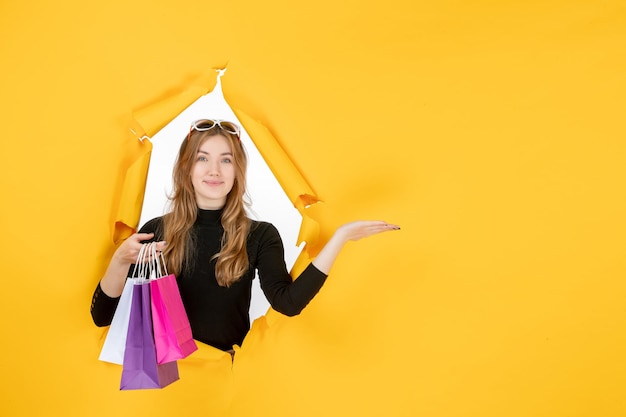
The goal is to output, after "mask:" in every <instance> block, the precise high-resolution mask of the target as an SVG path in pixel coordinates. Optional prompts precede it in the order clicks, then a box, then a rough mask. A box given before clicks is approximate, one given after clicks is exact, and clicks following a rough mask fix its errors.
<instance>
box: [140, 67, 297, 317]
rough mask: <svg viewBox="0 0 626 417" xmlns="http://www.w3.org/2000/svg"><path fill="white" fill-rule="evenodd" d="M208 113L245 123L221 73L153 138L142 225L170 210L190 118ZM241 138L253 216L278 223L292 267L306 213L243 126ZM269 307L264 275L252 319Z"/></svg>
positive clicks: (256, 286)
mask: <svg viewBox="0 0 626 417" xmlns="http://www.w3.org/2000/svg"><path fill="white" fill-rule="evenodd" d="M222 74H223V71H220V75H219V76H221V75H222ZM206 118H211V119H223V120H228V121H232V122H234V123H237V124H238V125H240V126H241V125H242V124H241V123H240V121H239V120H238V118H237V117H236V116H235V113H234V112H233V110H232V109H231V108H230V106H229V105H228V104H227V103H226V101H225V100H224V95H223V93H222V88H221V82H220V78H218V81H217V85H216V86H215V88H214V89H213V91H212V92H210V93H209V94H206V95H204V96H202V97H200V98H199V99H198V100H196V101H195V102H194V103H193V104H191V105H190V106H189V107H188V108H187V109H185V110H184V111H183V112H182V113H181V114H180V115H179V116H177V117H176V118H175V119H174V120H172V121H171V122H170V123H168V124H167V125H166V126H165V127H164V128H163V129H161V130H160V131H159V132H158V133H156V134H155V135H153V137H152V138H151V139H150V141H151V142H152V145H153V149H152V154H151V157H150V166H149V169H148V175H147V180H146V191H145V194H144V201H143V207H142V210H141V217H140V220H139V227H141V226H143V225H144V224H145V223H146V222H147V221H148V220H150V219H152V218H154V217H158V216H161V215H163V214H165V213H166V212H167V204H168V200H167V196H168V195H169V194H170V192H171V189H172V169H173V167H174V162H175V160H176V156H177V154H178V149H179V147H180V144H181V143H182V141H183V139H184V138H185V136H186V135H187V134H188V133H189V126H190V125H191V123H192V122H193V121H195V120H198V119H206ZM241 141H242V143H243V145H244V147H245V149H246V153H247V154H248V174H247V178H246V180H247V186H248V195H249V196H250V199H251V203H252V211H251V212H250V213H249V215H250V217H251V218H253V219H257V220H263V221H268V222H270V223H272V224H274V225H275V226H276V227H277V228H278V230H279V232H280V235H281V238H282V239H283V243H284V245H285V262H286V264H287V268H288V269H291V267H292V265H293V263H294V262H295V260H296V258H297V257H298V255H299V253H300V252H301V248H299V247H297V246H296V242H297V239H298V232H299V228H300V224H301V222H302V217H301V216H300V213H299V212H298V210H297V209H296V208H295V207H294V205H293V204H292V202H291V201H290V200H289V198H288V197H287V195H286V194H285V192H284V191H283V189H282V188H281V185H280V183H279V182H278V180H277V179H276V177H275V176H274V174H273V173H272V171H271V170H270V168H269V167H268V165H267V164H266V162H265V160H264V159H263V157H262V156H261V154H260V153H259V151H258V149H257V148H256V146H255V145H254V143H253V142H252V140H251V139H250V137H249V135H248V133H247V132H246V131H245V129H243V127H242V134H241ZM268 308H269V303H268V302H267V300H266V299H265V296H264V295H263V293H262V291H261V289H260V286H259V280H258V279H255V280H254V281H253V287H252V303H251V306H250V321H251V322H252V321H254V320H255V319H256V318H258V317H260V316H262V315H264V314H265V313H266V312H267V310H268Z"/></svg>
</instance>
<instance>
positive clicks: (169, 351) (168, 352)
mask: <svg viewBox="0 0 626 417" xmlns="http://www.w3.org/2000/svg"><path fill="white" fill-rule="evenodd" d="M150 290H151V293H152V296H151V300H152V301H151V302H152V312H153V326H154V340H155V344H156V350H157V360H158V361H159V363H165V362H168V361H172V360H177V359H183V358H186V357H187V356H189V355H190V354H191V353H193V352H195V351H196V350H197V349H198V346H197V345H196V342H195V341H194V340H193V335H192V332H191V326H190V324H189V318H188V317H187V312H186V311H185V307H184V305H183V301H182V299H181V297H180V292H179V290H178V284H176V277H175V276H174V275H167V276H164V277H162V278H158V279H155V280H151V281H150Z"/></svg>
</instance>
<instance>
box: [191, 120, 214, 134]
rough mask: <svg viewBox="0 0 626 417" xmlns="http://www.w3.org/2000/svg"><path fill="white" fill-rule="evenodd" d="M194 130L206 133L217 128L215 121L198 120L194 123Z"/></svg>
mask: <svg viewBox="0 0 626 417" xmlns="http://www.w3.org/2000/svg"><path fill="white" fill-rule="evenodd" d="M193 127H194V129H196V130H197V131H199V132H204V131H205V130H211V129H213V128H214V127H215V121H213V120H197V121H195V122H194V123H193Z"/></svg>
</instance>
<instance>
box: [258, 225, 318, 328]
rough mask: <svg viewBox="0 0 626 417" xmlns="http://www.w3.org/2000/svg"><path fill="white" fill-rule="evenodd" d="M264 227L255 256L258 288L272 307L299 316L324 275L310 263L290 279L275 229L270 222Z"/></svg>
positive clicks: (281, 244) (289, 314)
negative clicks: (293, 278) (258, 281)
mask: <svg viewBox="0 0 626 417" xmlns="http://www.w3.org/2000/svg"><path fill="white" fill-rule="evenodd" d="M264 226H266V227H264V228H263V230H262V231H261V235H260V236H259V247H258V255H257V270H258V272H259V279H260V283H261V289H262V290H263V292H264V294H265V296H266V297H267V299H268V301H269V303H270V305H271V306H272V308H273V309H274V310H276V311H278V312H280V313H283V314H285V315H287V316H295V315H298V314H300V312H301V311H302V310H303V309H304V307H306V306H307V304H309V302H310V301H311V300H312V299H313V297H315V295H316V294H317V293H318V292H319V290H320V289H321V288H322V286H323V285H324V282H325V281H326V278H327V275H326V274H324V273H323V272H321V271H320V270H319V269H317V268H316V267H315V266H314V265H313V264H312V263H311V264H309V265H308V266H307V267H306V269H305V270H304V271H302V273H301V274H300V275H299V276H298V277H297V278H296V279H295V280H293V281H292V279H291V276H290V275H289V272H288V271H287V267H286V265H285V259H284V247H283V242H282V240H281V238H280V235H279V233H278V230H276V228H275V227H274V226H273V225H271V224H269V223H264Z"/></svg>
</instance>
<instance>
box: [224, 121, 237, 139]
mask: <svg viewBox="0 0 626 417" xmlns="http://www.w3.org/2000/svg"><path fill="white" fill-rule="evenodd" d="M220 127H221V128H222V130H224V131H225V132H228V133H230V134H231V135H237V136H239V129H237V127H236V126H235V125H233V124H231V123H230V122H221V123H220Z"/></svg>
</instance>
